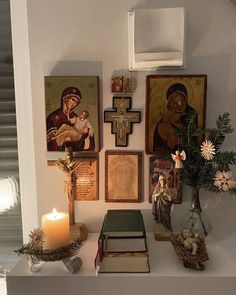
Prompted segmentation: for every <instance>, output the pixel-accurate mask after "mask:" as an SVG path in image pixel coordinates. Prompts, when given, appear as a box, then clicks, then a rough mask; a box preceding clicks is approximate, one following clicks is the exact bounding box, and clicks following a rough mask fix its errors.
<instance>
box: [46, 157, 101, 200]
mask: <svg viewBox="0 0 236 295" xmlns="http://www.w3.org/2000/svg"><path fill="white" fill-rule="evenodd" d="M74 160H75V161H78V162H79V164H78V165H76V166H77V168H76V169H75V170H73V172H72V178H73V183H74V200H75V201H96V200H98V199H99V172H98V171H99V157H98V155H95V156H94V155H93V156H91V157H79V158H74ZM48 166H57V165H56V161H55V160H49V161H48Z"/></svg>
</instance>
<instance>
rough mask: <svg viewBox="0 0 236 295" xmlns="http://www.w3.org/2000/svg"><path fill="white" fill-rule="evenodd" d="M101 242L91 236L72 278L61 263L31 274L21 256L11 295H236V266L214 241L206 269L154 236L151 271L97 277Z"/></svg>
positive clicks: (9, 279) (9, 287) (209, 246)
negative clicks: (187, 265)
mask: <svg viewBox="0 0 236 295" xmlns="http://www.w3.org/2000/svg"><path fill="white" fill-rule="evenodd" d="M97 239H98V234H95V233H91V234H89V237H88V240H87V241H86V242H85V244H84V245H83V247H82V248H81V250H80V252H79V253H78V255H79V256H80V257H81V258H82V260H83V266H82V268H81V269H80V270H79V272H77V273H76V274H70V273H69V272H68V271H67V270H66V269H65V267H64V265H63V264H62V262H51V263H46V264H45V265H44V266H43V268H42V269H41V270H40V271H39V272H38V273H31V272H30V270H29V268H28V264H27V261H26V259H25V258H22V259H21V260H20V261H19V262H18V263H17V264H16V266H15V267H14V268H13V269H12V270H11V272H10V273H9V274H8V276H7V290H8V293H7V294H8V295H28V294H30V295H31V294H33V295H39V294H40V295H41V294H42V295H47V294H69V295H70V294H80V295H88V294H94V293H96V295H100V294H101V295H106V294H112V295H116V294H117V295H118V294H119V295H120V294H123V295H125V294H137V295H139V294H140V295H141V294H142V295H143V294H145V295H147V294H153V292H156V294H165V295H168V294H175V295H176V294H177V295H185V294H186V295H189V294H191V295H195V294H209V295H210V294H214V295H218V294H219V295H222V294H224V295H231V294H232V295H234V294H235V289H236V263H235V261H233V260H232V258H231V257H230V256H229V254H228V253H227V252H226V251H225V250H224V249H223V248H222V247H221V246H220V245H218V244H217V242H216V241H215V240H214V239H213V238H211V237H210V238H208V239H207V249H208V254H209V257H210V260H209V261H207V262H205V263H204V264H205V267H206V268H205V270H204V271H194V270H191V269H186V268H184V266H183V265H182V263H181V262H180V261H179V259H178V257H177V255H176V253H175V251H174V248H173V246H172V245H171V243H170V242H159V241H158V242H157V241H155V240H154V238H153V234H152V233H149V234H148V235H147V244H148V249H149V254H150V268H151V272H150V273H148V274H147V273H142V274H136V273H133V274H126V273H120V274H98V276H96V271H95V267H94V258H95V256H96V252H97ZM163 292H164V293H163ZM173 292H174V293H173Z"/></svg>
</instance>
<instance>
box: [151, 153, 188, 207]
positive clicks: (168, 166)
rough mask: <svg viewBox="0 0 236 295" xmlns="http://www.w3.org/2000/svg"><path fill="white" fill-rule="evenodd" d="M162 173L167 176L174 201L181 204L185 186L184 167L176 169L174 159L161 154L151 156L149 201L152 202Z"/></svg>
mask: <svg viewBox="0 0 236 295" xmlns="http://www.w3.org/2000/svg"><path fill="white" fill-rule="evenodd" d="M160 175H164V176H165V177H166V183H167V186H168V189H169V190H170V191H171V201H172V203H173V204H181V203H182V187H183V181H182V169H176V168H175V162H174V161H172V160H170V159H165V158H161V157H159V156H152V157H150V181H149V201H150V202H152V195H153V192H154V190H155V187H156V185H157V183H158V180H159V177H160Z"/></svg>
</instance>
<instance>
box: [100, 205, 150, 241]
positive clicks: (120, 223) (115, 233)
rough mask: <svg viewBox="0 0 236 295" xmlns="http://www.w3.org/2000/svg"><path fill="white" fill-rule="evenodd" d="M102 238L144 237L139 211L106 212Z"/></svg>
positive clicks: (141, 217)
mask: <svg viewBox="0 0 236 295" xmlns="http://www.w3.org/2000/svg"><path fill="white" fill-rule="evenodd" d="M101 233H102V235H103V236H104V237H145V236H146V234H145V227H144V221H143V216H142V213H141V211H140V210H108V211H107V214H106V216H105V218H104V222H103V227H102V231H101Z"/></svg>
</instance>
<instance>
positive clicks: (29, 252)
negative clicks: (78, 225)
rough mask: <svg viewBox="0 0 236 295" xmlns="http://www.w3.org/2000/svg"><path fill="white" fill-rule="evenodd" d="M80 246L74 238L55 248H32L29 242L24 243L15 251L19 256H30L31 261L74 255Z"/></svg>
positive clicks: (56, 259)
mask: <svg viewBox="0 0 236 295" xmlns="http://www.w3.org/2000/svg"><path fill="white" fill-rule="evenodd" d="M81 246H82V242H81V241H80V240H75V241H73V242H72V243H70V244H68V245H66V246H64V247H59V248H57V249H55V250H52V249H43V248H41V249H32V245H31V243H26V244H24V245H23V246H22V247H21V248H20V249H18V250H15V252H16V253H17V254H18V255H20V256H24V255H25V256H30V258H31V260H32V262H33V263H40V262H43V261H44V262H48V261H58V260H62V259H65V258H69V257H72V256H74V255H75V254H76V253H77V251H78V250H79V249H80V247H81Z"/></svg>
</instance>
